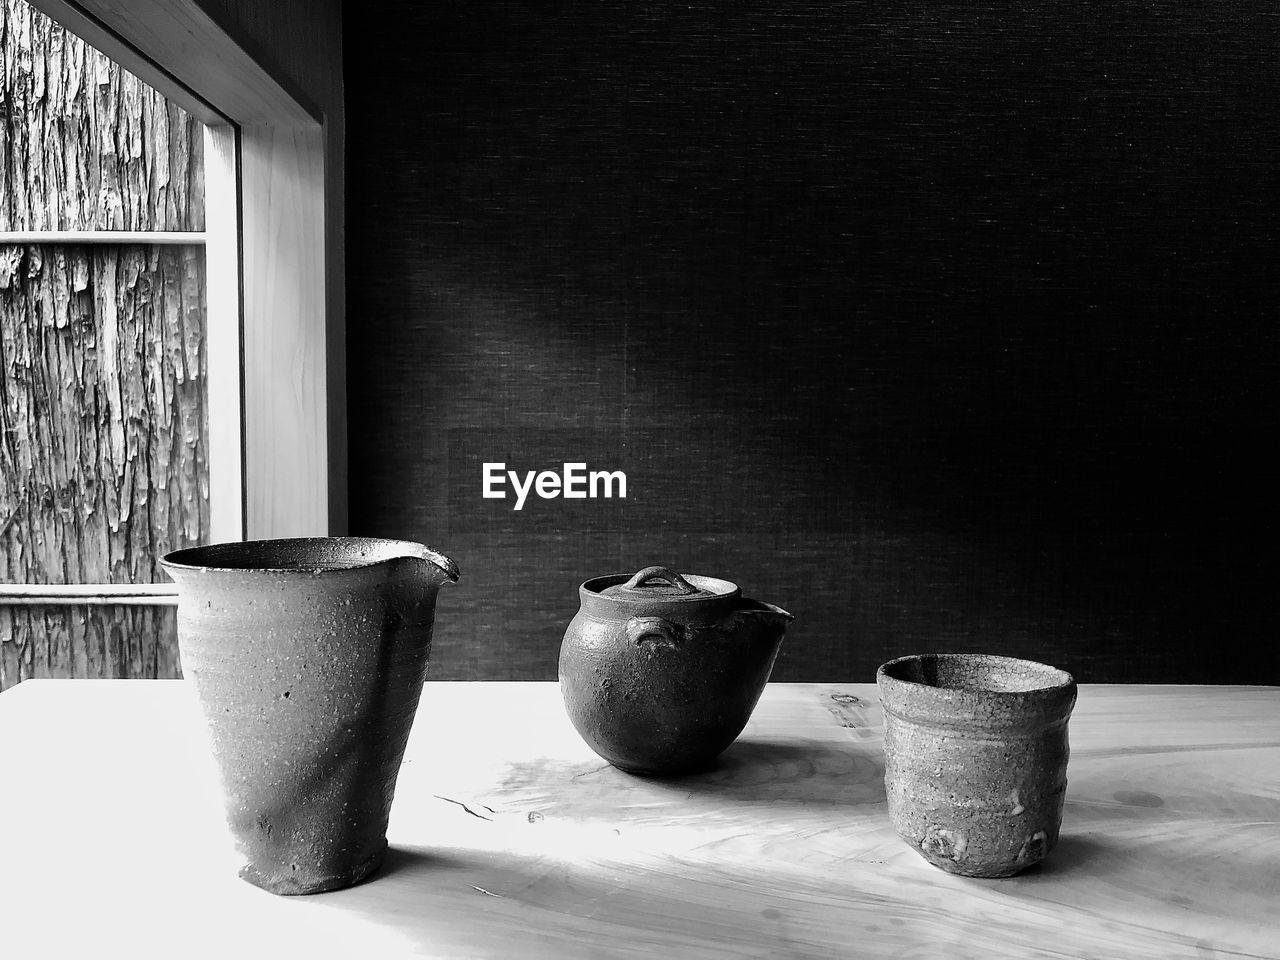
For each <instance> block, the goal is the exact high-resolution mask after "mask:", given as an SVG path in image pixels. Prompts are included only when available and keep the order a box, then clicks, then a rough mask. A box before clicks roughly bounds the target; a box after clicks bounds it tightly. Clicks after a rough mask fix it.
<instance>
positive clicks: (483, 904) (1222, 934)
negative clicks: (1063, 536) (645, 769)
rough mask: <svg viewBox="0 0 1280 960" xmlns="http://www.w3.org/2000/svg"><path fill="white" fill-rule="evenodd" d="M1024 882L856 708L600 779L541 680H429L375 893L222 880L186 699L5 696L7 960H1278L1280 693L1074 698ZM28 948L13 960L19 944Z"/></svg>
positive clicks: (759, 725)
mask: <svg viewBox="0 0 1280 960" xmlns="http://www.w3.org/2000/svg"><path fill="white" fill-rule="evenodd" d="M1071 739H1072V748H1073V749H1072V758H1071V767H1070V788H1069V791H1068V797H1067V804H1066V815H1065V822H1064V827H1063V839H1062V843H1061V845H1060V846H1059V848H1058V850H1057V851H1056V852H1055V853H1054V854H1053V855H1052V856H1051V857H1050V859H1049V860H1047V861H1046V862H1045V863H1044V864H1042V865H1041V866H1039V867H1036V868H1033V869H1032V870H1030V871H1029V872H1027V873H1026V874H1024V875H1022V876H1021V877H1018V878H1015V879H1012V880H967V879H962V878H959V877H953V876H949V875H948V874H945V873H942V872H941V871H939V870H936V869H934V868H933V867H930V866H929V865H928V864H927V863H925V861H924V860H923V859H921V858H920V857H919V856H918V855H916V854H915V853H914V852H913V851H911V850H909V849H908V848H907V847H906V846H905V845H904V844H903V843H902V842H901V841H900V840H899V839H898V838H897V837H896V836H895V835H894V834H893V832H892V830H891V828H890V826H889V823H888V819H887V817H886V814H885V801H884V787H883V783H882V777H883V764H882V759H881V712H880V706H879V700H878V697H877V695H876V691H875V687H874V686H872V685H870V684H774V685H771V686H770V687H769V688H768V690H767V691H766V693H765V695H764V697H763V699H762V700H761V702H760V706H759V707H758V708H757V710H756V715H755V717H754V719H753V720H752V722H751V725H750V726H749V727H748V728H747V730H746V731H745V732H744V733H743V735H742V736H741V738H739V740H738V742H737V743H736V744H735V745H734V746H733V747H731V748H730V749H729V751H727V752H726V753H725V754H724V756H723V757H722V759H721V763H720V765H719V767H718V768H717V769H716V770H714V771H712V772H710V773H707V774H703V775H700V776H694V777H686V778H683V779H678V780H668V781H655V780H643V779H637V778H635V777H631V776H628V775H627V774H624V773H621V772H619V771H618V770H615V769H613V768H612V767H610V766H608V765H607V764H605V763H604V762H603V761H601V760H599V759H598V758H597V757H596V756H595V755H594V754H593V753H591V752H590V750H589V749H588V748H587V747H586V746H585V745H584V744H583V743H582V741H581V740H580V739H579V738H578V736H577V734H576V733H575V732H574V731H573V729H572V727H570V725H569V723H568V721H567V720H566V718H565V715H564V711H563V708H562V706H561V703H560V696H559V692H558V689H557V687H556V685H555V684H551V683H430V684H428V686H427V688H426V691H425V693H424V695H423V698H422V706H421V708H420V709H419V712H418V718H417V723H416V726H415V728H414V732H413V738H412V740H411V741H410V744H409V750H408V754H407V756H406V760H405V765H404V767H403V769H402V772H401V776H400V783H399V788H398V790H397V794H396V805H395V809H394V811H393V814H392V820H391V828H390V832H389V839H390V842H391V845H392V850H391V853H390V854H389V858H388V861H387V864H386V866H385V867H384V869H383V870H382V872H381V873H380V874H379V875H378V876H377V877H376V878H375V879H374V880H373V881H371V882H369V883H366V884H364V885H362V886H360V887H356V888H353V889H350V890H345V891H340V892H336V893H330V894H322V895H318V896H313V897H294V898H283V897H274V896H272V895H270V894H267V893H264V892H262V891H261V890H258V889H257V888H255V887H252V886H250V885H248V884H246V883H244V882H243V881H241V880H239V879H238V878H237V877H236V876H235V873H234V863H233V859H232V857H231V855H230V854H229V852H228V849H227V846H226V845H227V842H228V841H227V839H226V835H225V832H224V828H223V827H222V824H221V816H220V812H219V807H218V802H219V801H218V798H217V788H216V781H215V778H214V774H213V771H212V769H211V766H210V764H209V761H208V760H207V759H206V756H205V754H204V750H203V745H202V742H201V732H200V729H199V721H198V718H197V714H196V708H195V705H194V703H193V701H192V698H191V691H190V688H189V687H188V686H187V685H186V684H184V683H182V682H180V681H114V680H107V681H93V680H79V681H75V680H72V681H65V680H46V681H40V680H36V681H28V682H26V683H23V684H21V685H19V686H18V687H16V688H15V689H13V690H11V691H9V692H7V693H5V694H3V695H0V830H2V831H3V832H2V834H0V955H3V956H5V957H10V958H14V960H17V958H25V957H39V956H54V957H64V956H65V957H89V956H104V955H105V956H113V957H114V956H131V957H134V956H139V955H141V956H148V957H151V956H154V957H165V958H171V957H173V958H179V957H189V956H216V957H227V958H250V957H259V956H262V957H267V956H269V957H272V958H288V957H293V958H304V960H305V958H309V957H316V956H323V957H329V956H335V957H353V958H366V957H367V958H385V957H399V956H429V957H501V958H521V957H555V958H564V957H568V958H573V957H658V958H685V957H691V958H702V957H734V958H736V957H861V956H866V957H947V958H960V957H993V956H995V957H1006V956H1007V957H1018V958H1026V957H1089V958H1104V957H1105V958H1117V957H1122V958H1144V957H1151V958H1158V960H1168V958H1174V957H1189V958H1190V957H1194V958H1204V957H1215V956H1221V957H1273V958H1275V957H1280V688H1274V687H1271V688H1257V687H1254V688H1240V687H1233V688H1227V687H1135V686H1086V687H1084V688H1082V689H1081V692H1080V700H1079V705H1078V707H1077V708H1076V713H1075V716H1074V718H1073V719H1072V722H1071ZM15 944H16V945H17V949H16V950H15V949H14V945H15Z"/></svg>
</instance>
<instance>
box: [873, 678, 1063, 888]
mask: <svg viewBox="0 0 1280 960" xmlns="http://www.w3.org/2000/svg"><path fill="white" fill-rule="evenodd" d="M876 681H877V683H878V684H879V687H880V699H881V701H882V702H883V704H884V715H885V716H884V722H885V737H884V752H885V774H884V780H885V788H886V791H887V793H888V800H889V817H890V819H891V820H892V821H893V826H894V829H895V830H897V832H898V836H900V837H902V839H903V840H904V841H906V842H907V844H908V845H910V846H911V847H912V848H914V849H915V850H916V851H917V852H919V853H920V855H921V856H923V857H924V858H925V859H926V860H928V861H929V862H930V863H932V864H933V865H934V866H936V867H940V868H941V869H943V870H946V871H947V872H948V873H957V874H961V875H962V876H968V877H1010V876H1013V875H1014V874H1016V873H1019V872H1020V871H1022V870H1025V869H1026V868H1027V867H1029V866H1031V865H1032V864H1033V863H1037V862H1038V861H1040V860H1042V859H1043V858H1044V857H1045V856H1046V855H1047V854H1048V853H1049V852H1050V851H1051V850H1052V849H1053V848H1054V847H1055V846H1056V845H1057V842H1058V830H1059V828H1060V827H1061V825H1062V803H1063V799H1064V798H1065V796H1066V790H1067V756H1068V753H1069V750H1068V746H1067V720H1068V719H1069V718H1070V716H1071V710H1072V707H1074V706H1075V702H1076V684H1075V681H1074V680H1073V679H1072V678H1071V674H1069V673H1067V672H1066V671H1064V670H1059V669H1057V668H1056V667H1050V666H1046V665H1044V664H1042V663H1034V662H1032V661H1030V660H1016V659H1013V658H1011V657H997V656H988V655H985V654H924V655H919V656H910V657H900V658H898V659H897V660H891V661H889V662H888V663H886V664H884V665H883V666H881V667H880V670H879V671H878V672H877V674H876Z"/></svg>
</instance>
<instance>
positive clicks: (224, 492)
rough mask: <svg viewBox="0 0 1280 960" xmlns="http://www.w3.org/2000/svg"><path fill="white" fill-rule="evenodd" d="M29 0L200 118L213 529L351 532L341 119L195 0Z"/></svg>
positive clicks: (229, 536) (239, 533)
mask: <svg viewBox="0 0 1280 960" xmlns="http://www.w3.org/2000/svg"><path fill="white" fill-rule="evenodd" d="M29 2H31V4H32V6H34V7H36V8H37V9H39V10H41V11H42V12H43V13H45V14H46V15H48V16H50V17H52V18H53V19H54V20H56V21H58V22H59V23H61V24H62V25H63V26H64V27H66V28H67V29H69V30H71V31H72V32H74V33H76V34H78V35H79V36H80V37H82V38H83V39H84V40H85V41H87V42H88V43H89V44H90V45H92V46H94V47H96V48H97V49H99V50H101V51H102V52H103V53H105V54H106V55H107V56H109V57H111V58H112V59H113V60H115V61H116V62H117V63H119V64H120V65H121V66H122V67H124V68H125V69H126V70H128V71H130V72H131V73H133V74H134V75H135V76H137V77H139V78H140V79H141V80H143V81H144V82H145V83H147V84H149V85H151V86H152V87H154V88H155V89H156V90H158V91H159V92H160V93H162V94H163V95H164V96H166V97H167V98H169V99H170V100H172V101H174V102H176V103H177V104H179V105H180V106H181V107H183V108H184V109H185V110H186V111H187V112H188V113H190V114H191V115H192V116H194V117H195V118H196V119H197V120H200V121H201V122H202V123H203V124H205V127H206V134H205V158H204V159H205V196H206V203H205V210H206V231H205V232H206V242H205V256H206V286H205V288H206V291H207V293H206V307H207V318H208V319H207V326H206V330H207V338H208V339H207V345H208V346H207V349H208V353H207V358H208V381H207V382H208V409H209V473H210V476H209V508H210V536H211V539H212V540H213V541H215V542H216V541H229V540H241V539H246V538H247V539H260V538H267V537H288V536H315V535H323V534H329V533H343V532H345V530H344V529H343V528H344V527H345V516H346V504H345V502H343V500H342V495H343V491H345V486H346V484H345V463H344V462H343V460H344V458H345V449H344V446H345V444H344V441H345V395H344V390H343V384H342V382H341V377H340V376H337V377H332V376H329V370H330V369H337V370H338V371H340V370H341V368H342V363H341V361H342V359H343V356H344V353H345V351H344V345H343V339H344V336H345V333H344V322H343V320H344V317H343V303H342V300H343V298H344V291H343V283H342V274H341V264H340V263H334V262H331V258H332V257H333V255H334V253H335V251H340V250H341V247H340V244H334V243H331V242H330V240H332V239H333V238H331V237H330V236H328V234H327V231H328V230H329V229H330V227H329V224H328V222H327V219H326V215H325V213H326V209H325V207H326V194H327V193H331V192H332V191H333V190H334V189H336V190H337V191H338V192H339V193H340V191H341V184H340V182H339V183H336V184H335V178H333V177H332V176H330V174H331V173H332V171H330V170H328V169H327V168H326V161H327V157H326V142H327V138H328V137H329V136H331V135H332V129H331V128H332V124H331V123H329V122H326V118H325V116H324V115H323V114H322V112H321V111H320V110H319V109H318V108H317V107H316V106H315V105H314V104H312V103H310V102H308V100H307V98H306V97H305V95H303V94H300V93H299V92H298V91H296V90H294V89H289V88H287V87H286V85H285V84H286V83H287V82H288V81H287V80H285V79H284V78H282V77H280V76H277V75H276V74H274V73H272V72H269V71H268V70H267V69H266V68H265V67H264V66H263V64H262V63H261V62H259V60H258V59H257V58H255V57H254V56H253V55H251V54H250V53H248V52H247V51H246V50H245V49H244V47H243V46H242V45H241V44H240V43H239V42H238V41H237V40H236V39H235V38H234V37H232V35H231V34H230V33H229V32H228V31H227V30H226V29H224V28H223V27H222V26H221V25H220V24H219V23H217V22H215V20H214V19H213V18H212V17H211V16H210V15H209V13H208V12H207V11H206V10H205V9H204V8H203V7H202V6H201V5H200V4H199V3H198V2H196V0H29ZM339 69H340V68H339ZM329 199H330V200H331V201H332V200H333V197H332V196H330V197H329ZM337 199H338V202H339V203H340V200H341V198H340V197H338V198H337Z"/></svg>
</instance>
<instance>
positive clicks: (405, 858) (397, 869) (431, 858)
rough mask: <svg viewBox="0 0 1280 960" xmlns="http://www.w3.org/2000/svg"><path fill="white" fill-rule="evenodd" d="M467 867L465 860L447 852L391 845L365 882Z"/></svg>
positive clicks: (410, 876)
mask: <svg viewBox="0 0 1280 960" xmlns="http://www.w3.org/2000/svg"><path fill="white" fill-rule="evenodd" d="M466 867H467V863H466V862H465V861H462V860H459V859H457V858H456V857H452V856H450V855H449V854H442V853H438V852H436V851H433V850H425V849H423V848H421V847H403V846H396V845H392V846H389V847H387V855H386V857H385V858H384V859H383V861H382V866H381V867H380V868H379V869H378V872H377V873H375V874H373V876H371V877H370V878H369V879H368V880H366V881H365V883H372V882H374V881H377V880H384V879H389V878H391V877H399V878H402V879H404V878H412V877H414V876H417V875H420V874H423V873H426V872H427V871H442V870H461V869H465V868H466Z"/></svg>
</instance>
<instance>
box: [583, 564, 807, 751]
mask: <svg viewBox="0 0 1280 960" xmlns="http://www.w3.org/2000/svg"><path fill="white" fill-rule="evenodd" d="M579 596H580V598H581V601H582V607H581V609H580V610H579V611H578V614H577V615H576V616H575V617H574V618H573V620H572V621H571V622H570V624H569V626H568V629H567V630H566V631H565V635H564V642H563V643H562V644H561V647H560V689H561V693H562V694H563V696H564V704H565V710H566V711H567V712H568V714H569V719H570V720H571V721H572V722H573V725H574V727H575V728H576V729H577V731H578V733H580V734H581V735H582V738H583V739H584V740H586V742H587V743H588V744H589V745H590V746H591V748H592V749H593V750H595V752H596V753H598V754H599V755H600V756H601V757H603V758H604V759H605V760H608V761H609V762H610V763H612V764H613V765H614V766H616V767H619V768H621V769H623V770H626V771H628V772H630V773H636V774H647V775H655V776H673V775H676V774H681V773H688V772H692V771H695V770H698V769H701V768H703V767H706V766H707V765H708V764H710V763H711V761H712V760H714V759H715V758H716V757H717V756H719V755H720V753H722V752H723V751H724V749H725V748H726V747H728V746H729V744H731V743H733V741H734V740H735V739H736V738H737V736H738V734H739V733H741V732H742V728H743V727H745V726H746V724H747V721H748V720H749V719H750V718H751V712H752V711H753V710H754V709H755V705H756V702H757V701H758V700H759V699H760V694H761V693H762V692H763V691H764V686H765V683H766V682H767V681H768V679H769V673H770V672H771V671H772V669H773V662H774V659H775V658H776V657H777V655H778V648H779V647H780V646H781V644H782V639H783V636H784V634H785V632H786V626H787V623H788V622H790V620H791V619H792V617H791V614H789V613H787V612H786V611H785V610H782V609H781V608H779V607H775V606H773V605H772V604H768V603H762V602H760V601H756V600H747V599H744V598H743V597H742V596H741V594H740V592H739V591H738V588H737V587H736V586H734V585H733V584H732V583H729V582H728V581H725V580H716V579H713V578H711V577H695V576H685V577H681V576H680V575H678V574H675V573H672V572H671V571H668V570H665V569H664V568H661V567H649V568H646V569H645V570H642V571H640V572H639V573H637V574H635V575H634V576H632V577H630V578H629V579H628V577H627V575H621V576H609V577H599V578H596V579H594V580H588V581H587V582H586V583H584V584H583V585H582V586H581V587H580V588H579Z"/></svg>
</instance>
